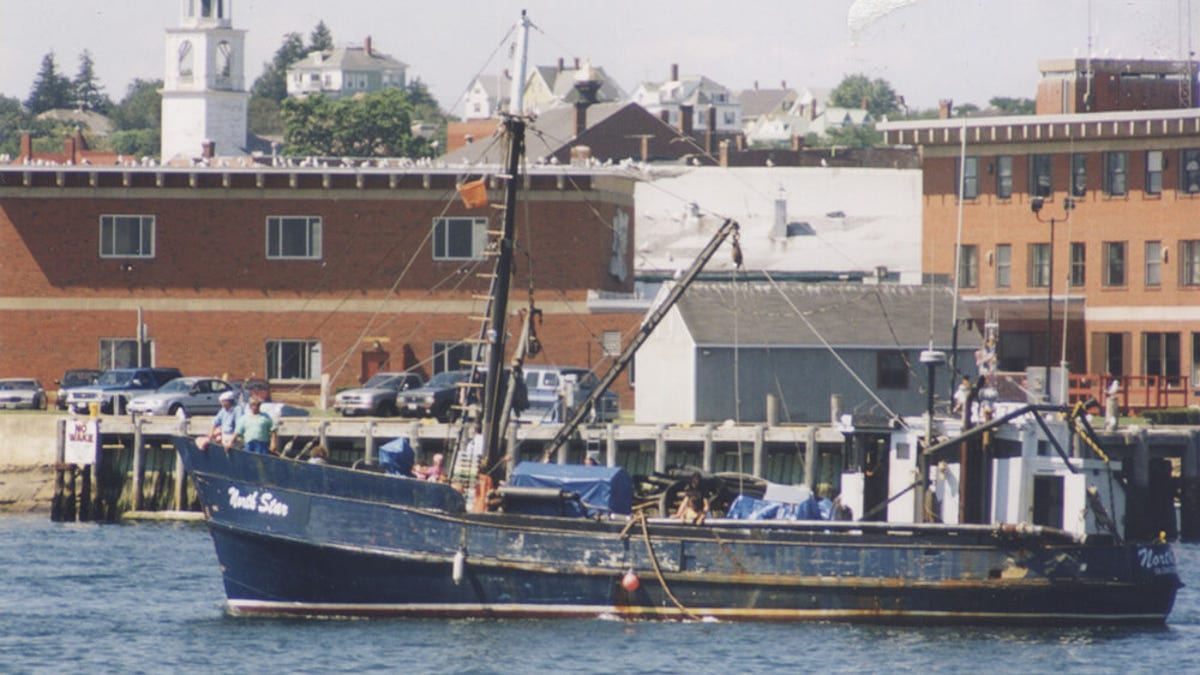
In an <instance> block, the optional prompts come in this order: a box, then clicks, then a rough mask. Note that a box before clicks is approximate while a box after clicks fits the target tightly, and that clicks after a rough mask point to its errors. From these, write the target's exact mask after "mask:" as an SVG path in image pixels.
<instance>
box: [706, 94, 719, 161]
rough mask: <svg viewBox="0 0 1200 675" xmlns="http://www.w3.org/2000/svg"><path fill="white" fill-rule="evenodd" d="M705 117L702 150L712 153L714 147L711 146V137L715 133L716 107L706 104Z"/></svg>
mask: <svg viewBox="0 0 1200 675" xmlns="http://www.w3.org/2000/svg"><path fill="white" fill-rule="evenodd" d="M706 117H707V119H706V120H705V126H706V127H707V128H706V129H705V130H704V151H705V152H707V153H708V154H710V155H711V154H713V150H715V149H716V148H714V147H713V138H714V137H715V136H716V133H717V107H716V106H712V105H710V106H708V114H707V115H706Z"/></svg>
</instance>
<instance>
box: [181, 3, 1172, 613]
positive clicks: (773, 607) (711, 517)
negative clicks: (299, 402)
mask: <svg viewBox="0 0 1200 675" xmlns="http://www.w3.org/2000/svg"><path fill="white" fill-rule="evenodd" d="M528 27H529V24H528V21H527V20H526V19H525V17H524V15H522V20H521V22H520V24H519V37H518V39H517V42H518V53H517V56H516V58H517V66H516V67H515V69H514V72H515V74H516V76H515V77H514V78H513V81H514V85H515V84H516V83H521V82H523V81H524V79H525V78H524V72H525V68H524V50H525V44H526V41H527V37H526V35H527V31H528ZM519 89H520V88H519V86H514V90H513V96H512V104H511V105H512V107H511V109H510V112H509V114H508V115H507V116H506V117H505V125H504V126H505V132H506V134H507V138H508V143H509V148H510V150H509V154H508V157H507V168H508V171H507V175H506V177H505V179H506V186H507V190H506V198H505V204H504V207H503V212H504V214H505V217H504V221H505V222H504V227H503V231H502V232H501V233H500V235H499V236H500V239H499V244H498V246H497V253H498V255H497V256H496V261H495V274H494V277H493V282H492V283H493V288H492V293H491V301H490V302H491V307H490V317H491V319H490V325H489V329H488V330H487V331H486V333H485V337H486V339H485V340H483V342H485V343H486V358H485V360H484V365H483V366H482V367H481V368H480V369H479V370H480V373H481V374H482V376H483V377H482V380H483V382H482V387H481V391H480V392H479V393H478V394H477V396H476V399H475V400H476V404H475V405H474V406H467V408H468V409H469V410H467V411H465V412H464V424H463V429H464V431H463V434H462V436H461V438H460V439H459V443H458V445H457V447H458V450H457V452H456V453H455V457H454V459H453V460H452V461H451V463H450V465H451V467H452V468H451V474H452V475H454V476H456V477H460V478H462V480H461V481H460V482H459V483H458V484H455V483H450V484H446V483H439V482H431V481H423V480H417V479H413V478H409V477H405V476H397V475H390V474H388V473H384V472H380V471H378V470H371V469H372V467H360V468H351V467H343V466H335V465H332V464H311V463H307V462H299V461H296V460H295V459H292V458H288V457H285V456H272V455H260V454H251V453H247V452H242V451H239V450H232V451H225V450H223V449H222V448H219V447H214V446H212V445H210V446H209V447H207V448H205V449H201V448H200V447H198V446H197V444H196V443H195V442H193V439H191V438H188V437H183V436H180V437H178V438H176V440H175V445H176V448H177V450H178V452H179V454H180V456H181V458H182V461H183V464H184V466H185V468H186V470H187V472H188V473H189V475H190V476H191V477H192V481H193V483H194V485H195V488H196V492H197V496H198V498H199V500H200V502H201V504H202V506H203V510H204V514H205V519H206V521H207V524H208V527H209V530H210V532H211V535H212V538H213V542H214V544H215V547H216V553H217V558H218V561H219V563H220V570H221V574H222V575H223V578H224V585H225V592H226V596H227V603H226V607H227V611H228V612H229V613H231V614H235V615H275V616H304V617H341V616H356V617H362V616H365V617H371V616H441V617H623V618H647V619H693V620H708V619H714V620H761V621H803V620H849V621H877V622H939V621H941V622H974V623H1000V624H1022V625H1023V624H1029V623H1084V624H1091V623H1162V622H1164V621H1165V620H1166V618H1167V616H1168V614H1169V613H1170V611H1171V607H1172V604H1173V602H1174V597H1175V593H1176V589H1177V588H1178V587H1179V586H1180V582H1179V578H1178V575H1177V573H1176V568H1175V560H1174V557H1173V553H1172V550H1171V547H1170V545H1169V544H1167V543H1166V542H1164V541H1129V540H1127V539H1126V538H1125V537H1124V536H1123V535H1122V533H1121V532H1120V527H1119V523H1120V522H1121V518H1122V515H1123V511H1124V509H1123V492H1122V490H1121V486H1120V478H1119V476H1120V474H1119V466H1118V465H1117V463H1116V462H1111V461H1107V460H1106V459H1102V458H1100V457H1099V456H1097V455H1096V453H1097V452H1099V449H1098V448H1093V447H1092V446H1091V445H1089V444H1088V443H1087V442H1084V441H1080V440H1071V439H1086V438H1087V437H1088V436H1087V428H1086V422H1085V420H1084V418H1083V417H1082V416H1081V414H1080V413H1079V411H1077V410H1074V411H1072V410H1065V409H1062V408H1058V407H1053V406H1045V405H1032V406H1024V407H1019V408H1014V409H1012V410H997V411H995V417H994V419H991V420H987V421H984V420H983V419H980V420H979V422H980V423H979V424H975V425H973V424H972V423H971V421H970V420H969V419H968V418H969V416H964V417H959V418H956V419H957V421H956V419H937V418H935V416H934V414H933V412H932V406H931V408H930V411H929V412H927V413H926V415H925V416H924V418H915V419H896V420H893V421H892V422H891V423H889V424H887V425H885V426H883V427H879V428H859V427H855V426H854V424H853V421H852V420H850V421H848V422H847V424H845V425H844V428H843V433H845V435H846V439H847V441H846V447H847V449H848V453H847V461H846V468H845V471H844V472H843V473H842V475H841V486H840V496H839V499H838V503H837V504H836V505H833V506H834V508H824V507H825V506H826V505H825V504H822V503H821V502H822V500H820V499H818V496H816V495H811V494H805V493H804V491H803V490H801V489H798V488H792V487H791V486H777V485H770V484H768V485H765V486H764V485H763V481H749V480H746V478H745V477H735V478H733V479H730V478H728V477H705V480H707V481H715V482H716V483H717V484H718V485H719V489H716V490H713V491H710V492H709V493H708V495H709V496H711V497H712V498H713V500H714V503H712V504H709V507H710V510H711V513H709V514H708V515H707V517H701V518H695V519H689V520H686V521H685V520H683V519H680V518H675V517H671V514H670V513H669V512H668V511H669V510H670V506H673V502H671V501H670V500H667V499H664V507H663V508H659V509H657V514H656V515H649V510H648V509H640V508H635V504H634V495H633V493H634V484H633V483H634V481H633V478H632V477H631V476H630V475H629V474H628V473H627V472H626V471H625V470H624V469H622V468H620V467H606V466H570V465H561V464H551V463H541V462H523V463H520V464H517V465H516V466H515V467H512V468H511V470H510V468H509V466H508V463H507V462H506V460H505V458H506V456H507V455H508V454H510V452H509V449H508V448H507V447H506V439H507V438H508V437H509V436H510V434H509V433H508V432H509V430H510V428H511V425H512V423H513V422H512V420H511V419H510V411H511V407H512V406H511V401H512V400H513V398H514V396H518V395H519V394H518V393H517V392H516V391H515V389H516V387H517V386H518V384H517V383H519V381H520V378H517V377H505V376H504V372H505V370H506V368H507V369H514V368H519V367H520V364H521V352H522V349H523V346H522V345H523V343H519V344H518V345H517V346H516V347H515V348H514V349H513V350H511V351H512V352H514V354H513V356H512V358H511V359H510V360H509V361H506V360H505V358H506V356H507V355H508V353H509V351H510V350H507V349H506V348H507V345H506V326H505V321H506V318H507V316H508V313H509V312H508V309H507V296H508V287H507V284H508V279H509V277H510V276H511V273H510V266H511V264H512V251H513V237H514V232H513V223H512V214H513V213H514V212H515V209H516V205H517V198H518V191H519V188H520V184H521V181H520V180H519V179H518V176H519V174H520V170H521V152H520V150H521V148H522V146H523V136H524V133H525V125H526V121H527V120H526V119H525V118H523V117H522V113H521V99H520V92H519ZM726 243H730V244H732V245H733V248H734V251H735V258H736V256H737V255H738V254H737V247H736V244H737V224H736V223H735V222H733V221H726V222H725V224H724V225H723V226H722V227H721V228H720V229H719V230H718V232H717V233H716V235H715V236H714V237H713V239H712V241H710V243H709V245H708V246H707V247H706V248H705V249H704V250H703V251H702V252H701V254H700V255H699V256H698V258H697V260H696V261H695V262H694V263H693V264H692V266H691V268H690V269H689V270H688V271H687V272H686V273H685V274H683V275H681V277H680V278H679V279H678V280H677V282H676V283H675V284H674V286H673V287H672V288H671V290H670V291H669V293H667V294H666V295H665V297H663V298H662V300H661V301H660V302H658V303H657V304H656V305H655V307H654V308H653V309H652V310H651V311H650V312H649V313H648V314H647V316H646V318H645V320H644V323H643V325H642V329H641V330H640V331H639V333H638V335H637V336H636V337H635V338H634V339H633V340H632V341H631V342H630V344H629V345H627V346H626V348H625V350H624V351H623V352H622V354H621V356H620V357H618V358H617V359H616V363H615V365H614V367H613V368H612V369H610V370H609V372H608V373H606V374H605V376H604V377H602V378H601V379H600V383H599V385H598V386H596V387H595V388H594V389H593V391H592V394H591V396H590V397H589V398H588V400H586V401H584V402H583V404H581V405H580V406H578V407H577V409H576V411H575V412H574V414H573V415H571V416H569V417H570V419H568V420H567V421H566V422H565V423H564V424H562V426H561V427H560V429H559V431H558V432H557V434H556V436H555V438H554V439H553V441H552V442H551V444H550V452H549V453H547V456H549V455H550V454H551V453H552V452H554V450H555V449H556V448H558V447H559V446H560V445H561V444H563V443H568V442H570V439H571V437H572V435H573V434H574V431H575V430H576V429H577V428H578V425H579V424H580V423H581V422H582V420H584V419H585V417H586V416H587V414H588V412H589V407H590V406H591V405H592V404H594V400H593V397H599V396H601V395H602V394H603V392H604V390H605V389H606V388H607V387H608V386H609V385H611V384H612V382H613V379H614V378H615V377H616V376H617V374H618V373H619V372H620V369H621V368H622V367H623V366H624V364H625V363H628V360H629V357H630V356H632V354H633V353H634V352H635V351H636V349H637V348H638V346H640V344H641V342H642V341H644V339H645V336H646V335H648V334H649V333H650V332H651V331H652V330H653V328H654V327H655V326H656V325H657V324H658V322H659V321H661V320H662V318H663V316H664V315H665V313H666V312H667V311H668V310H669V308H670V307H671V306H672V305H673V304H674V303H675V302H676V301H677V300H678V298H679V297H680V295H681V294H683V293H685V292H686V289H687V287H688V285H689V284H690V283H691V281H692V280H693V279H694V278H695V277H696V275H697V274H698V273H699V271H700V269H701V268H702V267H703V265H704V263H705V262H706V261H707V260H708V259H709V258H711V257H712V255H713V254H714V253H715V252H716V251H717V250H718V249H719V248H721V247H722V246H723V245H725V244H726ZM935 360H936V359H934V358H932V356H931V359H930V363H931V366H930V367H931V369H932V368H933V361H935ZM931 372H932V370H931ZM797 376H799V375H798V374H797ZM931 384H932V383H931ZM930 390H931V391H932V386H931V387H930ZM930 396H931V397H932V393H931V394H930ZM975 409H978V408H977V407H976V408H975ZM475 422H478V426H476V425H475V424H474V423H475ZM475 429H478V431H477V432H476V431H475ZM751 483H753V489H750V487H749V486H750V484H751ZM731 491H732V492H736V493H738V494H735V495H732V496H730V495H726V496H730V497H731V498H729V499H724V501H722V502H721V503H720V504H719V505H718V504H716V503H715V501H716V499H717V498H718V496H719V495H718V493H724V492H731ZM1030 514H1033V516H1034V517H1032V518H1031V517H1029V516H1030ZM1026 523H1038V524H1026Z"/></svg>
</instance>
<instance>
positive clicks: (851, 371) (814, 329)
mask: <svg viewBox="0 0 1200 675" xmlns="http://www.w3.org/2000/svg"><path fill="white" fill-rule="evenodd" d="M763 276H764V277H765V278H766V280H767V281H768V282H769V283H770V284H771V286H772V287H773V288H774V289H775V292H776V293H779V297H781V298H783V301H784V302H785V303H787V305H788V307H791V309H792V311H793V312H795V313H796V316H798V317H800V320H801V321H803V322H804V325H805V326H807V327H808V329H809V330H810V331H812V333H813V335H816V336H817V339H818V340H820V341H821V344H822V345H824V346H825V349H826V350H828V351H829V353H830V354H832V355H833V358H834V359H836V360H837V362H838V363H839V364H841V366H842V367H843V368H845V369H846V372H847V373H849V374H850V377H851V378H853V379H854V381H855V382H857V383H858V385H859V386H860V387H862V388H863V391H865V392H867V395H869V396H870V397H871V398H873V399H875V402H876V403H877V404H879V407H880V408H882V409H883V410H885V411H887V413H888V415H889V416H890V417H891V418H892V419H893V420H895V421H896V422H897V423H898V424H901V425H903V426H904V427H905V428H907V427H908V424H907V423H906V422H905V421H904V418H903V417H901V416H900V415H898V414H896V412H895V411H894V410H892V409H891V408H889V407H888V405H887V403H884V401H883V399H882V398H880V397H879V395H878V394H876V393H875V391H874V390H873V389H871V387H870V386H868V385H867V383H866V382H864V381H863V379H862V378H861V377H859V375H858V373H856V372H854V369H853V368H851V367H850V364H848V363H846V360H845V359H843V358H842V356H841V355H840V354H838V353H837V350H836V349H834V347H833V345H831V344H829V341H828V340H826V339H825V336H824V335H821V333H820V332H819V331H818V330H817V327H816V326H814V325H813V323H812V322H811V321H809V320H808V317H807V316H805V315H804V312H801V311H800V308H799V307H797V306H796V304H795V303H794V302H792V299H791V298H789V297H788V296H787V294H786V293H784V292H783V289H782V288H781V287H780V286H779V283H778V282H777V281H775V278H774V277H773V276H771V273H770V272H768V271H767V270H763Z"/></svg>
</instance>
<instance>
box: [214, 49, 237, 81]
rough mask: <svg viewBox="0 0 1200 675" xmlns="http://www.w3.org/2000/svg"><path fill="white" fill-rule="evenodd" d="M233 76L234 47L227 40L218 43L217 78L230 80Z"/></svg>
mask: <svg viewBox="0 0 1200 675" xmlns="http://www.w3.org/2000/svg"><path fill="white" fill-rule="evenodd" d="M232 74H233V47H232V46H231V45H230V44H229V42H228V41H227V40H221V41H220V42H219V43H217V76H218V77H219V78H221V79H222V80H228V79H229V76H230V75H232Z"/></svg>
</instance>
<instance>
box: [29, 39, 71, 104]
mask: <svg viewBox="0 0 1200 675" xmlns="http://www.w3.org/2000/svg"><path fill="white" fill-rule="evenodd" d="M74 98H75V97H74V96H73V95H72V93H71V81H70V80H68V79H67V78H66V77H65V76H63V75H61V74H60V73H59V72H58V66H57V65H56V64H55V63H54V52H48V53H47V54H46V55H45V56H43V57H42V69H41V70H40V71H38V75H37V79H36V80H34V81H33V88H32V89H31V90H30V92H29V98H28V99H26V100H25V107H26V108H28V109H29V112H30V114H32V115H38V114H41V113H44V112H46V111H47V110H54V109H55V108H70V107H72V106H73V104H74V102H75V101H74Z"/></svg>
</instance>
